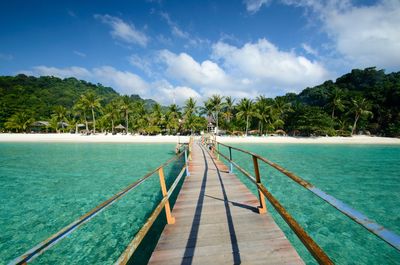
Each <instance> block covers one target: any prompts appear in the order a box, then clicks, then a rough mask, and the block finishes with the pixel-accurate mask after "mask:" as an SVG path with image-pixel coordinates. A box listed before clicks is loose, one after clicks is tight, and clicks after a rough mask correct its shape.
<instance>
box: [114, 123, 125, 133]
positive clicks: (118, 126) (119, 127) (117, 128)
mask: <svg viewBox="0 0 400 265" xmlns="http://www.w3.org/2000/svg"><path fill="white" fill-rule="evenodd" d="M115 130H119V131H122V132H124V131H125V126H124V125H122V124H118V125H117V126H115Z"/></svg>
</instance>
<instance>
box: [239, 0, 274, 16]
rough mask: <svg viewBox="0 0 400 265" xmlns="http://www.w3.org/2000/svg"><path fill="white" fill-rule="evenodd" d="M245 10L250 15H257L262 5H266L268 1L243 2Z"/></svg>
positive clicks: (251, 0)
mask: <svg viewBox="0 0 400 265" xmlns="http://www.w3.org/2000/svg"><path fill="white" fill-rule="evenodd" d="M243 2H244V3H245V5H246V9H247V11H248V12H250V13H257V12H258V11H259V10H260V8H261V7H262V6H263V5H267V4H268V3H269V2H270V0H244V1H243Z"/></svg>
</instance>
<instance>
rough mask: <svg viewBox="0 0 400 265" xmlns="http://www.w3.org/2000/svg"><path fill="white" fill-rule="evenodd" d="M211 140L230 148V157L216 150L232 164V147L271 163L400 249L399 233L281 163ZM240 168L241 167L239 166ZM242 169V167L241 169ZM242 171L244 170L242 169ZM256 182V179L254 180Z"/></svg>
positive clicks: (216, 149)
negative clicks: (282, 165) (287, 168)
mask: <svg viewBox="0 0 400 265" xmlns="http://www.w3.org/2000/svg"><path fill="white" fill-rule="evenodd" d="M209 141H211V142H213V144H216V145H222V146H225V147H227V148H229V152H230V158H228V157H227V156H225V155H222V153H221V152H220V151H219V148H214V150H215V151H217V152H218V153H219V155H221V156H223V157H224V158H225V159H226V160H227V161H229V162H230V163H231V165H234V166H235V167H237V164H236V163H235V162H234V161H233V159H232V154H231V149H234V150H237V151H239V152H242V153H245V154H248V155H251V156H252V157H256V158H257V159H258V160H260V161H263V162H264V163H266V164H268V165H270V166H271V167H273V168H275V169H276V170H278V171H279V172H281V173H283V174H284V175H286V176H287V177H289V178H290V179H292V180H293V181H295V182H296V183H297V184H299V185H300V186H302V187H304V188H305V189H307V190H309V191H310V192H312V193H313V194H314V195H315V196H317V197H319V198H320V199H322V200H324V201H325V202H327V203H328V204H330V205H331V206H332V207H334V208H335V209H337V210H338V211H339V212H341V213H342V214H344V215H346V216H347V217H349V218H350V219H351V220H353V221H354V222H356V223H358V224H359V225H361V226H362V227H363V228H365V229H367V230H368V231H369V232H371V233H372V234H374V235H375V236H377V237H378V238H380V239H381V240H383V241H385V242H386V243H387V244H389V245H390V246H392V247H393V248H395V249H396V250H397V251H400V236H399V235H397V234H396V233H394V232H392V231H390V230H389V229H387V228H385V227H384V226H382V225H380V224H378V223H376V222H374V221H373V220H371V219H369V218H368V217H367V216H365V215H364V214H362V213H361V212H359V211H357V210H355V209H353V208H352V207H350V206H349V205H347V204H346V203H344V202H342V201H340V200H339V199H337V198H335V197H333V196H331V195H329V194H327V193H325V192H324V191H322V190H321V189H319V188H317V187H315V186H314V185H313V184H311V183H310V182H308V181H306V180H304V179H302V178H300V177H299V176H297V175H295V174H294V173H292V172H290V171H288V170H286V169H285V168H283V167H281V166H280V165H278V164H276V163H274V162H272V161H270V160H268V159H266V158H264V157H262V156H260V155H258V154H255V153H253V152H249V151H247V150H243V149H241V148H238V147H234V146H230V145H227V144H223V143H220V142H217V141H216V140H213V139H209ZM237 168H238V167H237ZM238 169H239V168H238ZM239 170H240V169H239ZM240 171H241V172H242V173H243V171H242V170H240ZM245 175H246V174H245ZM253 182H254V181H253Z"/></svg>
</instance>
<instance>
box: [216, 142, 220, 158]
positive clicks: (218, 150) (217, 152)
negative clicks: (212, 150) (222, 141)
mask: <svg viewBox="0 0 400 265" xmlns="http://www.w3.org/2000/svg"><path fill="white" fill-rule="evenodd" d="M215 143H216V144H217V160H219V143H218V142H215Z"/></svg>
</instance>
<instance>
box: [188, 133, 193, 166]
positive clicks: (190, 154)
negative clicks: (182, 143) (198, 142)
mask: <svg viewBox="0 0 400 265" xmlns="http://www.w3.org/2000/svg"><path fill="white" fill-rule="evenodd" d="M192 144H193V136H190V139H189V161H192Z"/></svg>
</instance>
